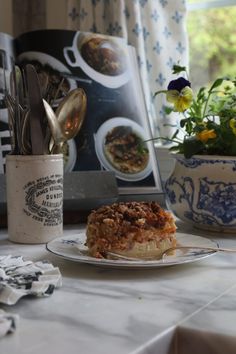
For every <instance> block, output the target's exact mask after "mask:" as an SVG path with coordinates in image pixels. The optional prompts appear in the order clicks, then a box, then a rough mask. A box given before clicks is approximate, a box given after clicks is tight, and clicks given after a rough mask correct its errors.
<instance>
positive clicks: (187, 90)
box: [166, 77, 193, 112]
mask: <svg viewBox="0 0 236 354" xmlns="http://www.w3.org/2000/svg"><path fill="white" fill-rule="evenodd" d="M166 99H167V101H168V102H170V103H173V105H174V109H175V111H177V112H184V111H186V109H188V108H189V107H190V105H191V103H192V100H193V91H192V89H191V84H190V82H189V81H188V80H186V79H185V78H184V77H179V78H178V79H176V80H172V81H170V83H169V85H168V87H167V92H166Z"/></svg>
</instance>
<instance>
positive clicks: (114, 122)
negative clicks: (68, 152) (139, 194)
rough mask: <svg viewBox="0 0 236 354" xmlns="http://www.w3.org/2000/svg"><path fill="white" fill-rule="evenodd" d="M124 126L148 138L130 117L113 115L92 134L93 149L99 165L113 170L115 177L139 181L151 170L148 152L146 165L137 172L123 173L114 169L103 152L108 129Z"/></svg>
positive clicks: (144, 138) (143, 137)
mask: <svg viewBox="0 0 236 354" xmlns="http://www.w3.org/2000/svg"><path fill="white" fill-rule="evenodd" d="M119 126H124V127H131V128H132V130H133V131H134V132H136V133H137V134H138V135H139V136H140V137H141V138H142V139H143V140H146V139H148V137H147V136H146V134H145V130H144V129H143V128H142V127H141V125H139V124H138V123H136V122H134V121H133V120H131V119H128V118H123V117H114V118H111V119H109V120H107V121H106V122H105V123H103V124H102V125H101V126H100V127H99V129H98V131H97V133H96V134H94V140H95V151H96V154H97V157H98V160H99V161H100V163H101V165H102V166H103V167H104V168H105V169H106V170H108V171H114V172H115V175H116V177H117V178H119V179H121V180H123V181H131V182H132V181H140V180H142V179H144V178H146V177H147V176H148V175H150V173H151V172H152V164H151V159H150V153H149V161H148V164H147V166H146V167H145V168H144V169H143V170H142V171H140V172H138V173H123V172H121V171H119V170H118V169H116V168H115V167H114V166H113V165H112V164H111V163H110V162H109V161H108V159H107V157H106V155H105V153H104V144H105V139H106V135H107V133H108V132H109V131H111V130H112V129H113V128H115V127H119Z"/></svg>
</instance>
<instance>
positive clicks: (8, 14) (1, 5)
mask: <svg viewBox="0 0 236 354" xmlns="http://www.w3.org/2000/svg"><path fill="white" fill-rule="evenodd" d="M0 32H5V33H8V34H11V35H12V33H13V28H12V0H0Z"/></svg>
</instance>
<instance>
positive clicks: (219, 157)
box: [170, 152, 236, 161]
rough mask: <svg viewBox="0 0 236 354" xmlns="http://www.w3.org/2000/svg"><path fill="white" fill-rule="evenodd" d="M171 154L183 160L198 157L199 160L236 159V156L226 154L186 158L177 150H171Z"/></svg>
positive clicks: (196, 157)
mask: <svg viewBox="0 0 236 354" xmlns="http://www.w3.org/2000/svg"><path fill="white" fill-rule="evenodd" d="M170 155H171V156H172V157H174V158H176V159H178V158H179V159H182V160H186V161H188V160H191V159H195V160H196V159H197V160H218V161H219V160H220V161H225V160H227V161H236V156H224V155H193V156H192V157H190V158H186V157H185V156H184V154H179V153H175V152H170Z"/></svg>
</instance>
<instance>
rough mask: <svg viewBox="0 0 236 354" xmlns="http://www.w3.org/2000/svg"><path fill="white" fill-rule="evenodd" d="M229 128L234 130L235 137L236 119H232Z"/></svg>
mask: <svg viewBox="0 0 236 354" xmlns="http://www.w3.org/2000/svg"><path fill="white" fill-rule="evenodd" d="M229 126H230V128H231V129H232V131H233V133H234V135H236V119H235V118H232V119H230V121H229Z"/></svg>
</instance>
